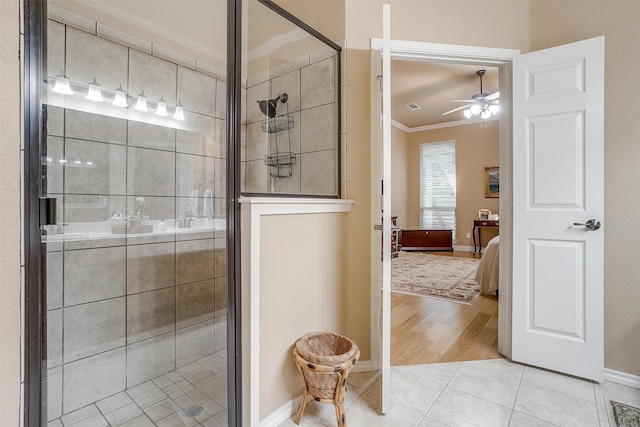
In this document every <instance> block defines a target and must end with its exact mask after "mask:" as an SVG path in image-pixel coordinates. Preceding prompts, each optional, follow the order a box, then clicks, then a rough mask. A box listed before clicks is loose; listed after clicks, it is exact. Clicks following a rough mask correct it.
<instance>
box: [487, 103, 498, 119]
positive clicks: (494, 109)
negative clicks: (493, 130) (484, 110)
mask: <svg viewBox="0 0 640 427" xmlns="http://www.w3.org/2000/svg"><path fill="white" fill-rule="evenodd" d="M489 111H491V114H493V115H494V116H495V115H496V114H498V111H500V106H499V105H498V104H491V105H489Z"/></svg>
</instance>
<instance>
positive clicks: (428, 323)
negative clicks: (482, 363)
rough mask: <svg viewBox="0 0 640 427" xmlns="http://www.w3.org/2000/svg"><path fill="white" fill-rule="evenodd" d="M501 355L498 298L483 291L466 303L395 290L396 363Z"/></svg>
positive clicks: (393, 332)
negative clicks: (483, 293)
mask: <svg viewBox="0 0 640 427" xmlns="http://www.w3.org/2000/svg"><path fill="white" fill-rule="evenodd" d="M448 255H449V256H451V254H450V253H449V254H448ZM454 256H466V257H474V256H473V255H472V254H471V253H467V252H456V253H455V254H454ZM476 258H477V257H476ZM501 357H502V356H501V355H500V354H499V353H498V299H497V298H495V297H490V296H486V295H480V296H479V297H478V298H477V299H476V300H475V301H474V302H473V303H472V304H471V305H466V304H458V303H455V302H450V301H444V300H438V299H434V298H426V297H420V296H414V295H407V294H401V293H396V292H392V293H391V365H392V366H398V365H415V364H423V363H438V362H457V361H465V360H480V359H498V358H501Z"/></svg>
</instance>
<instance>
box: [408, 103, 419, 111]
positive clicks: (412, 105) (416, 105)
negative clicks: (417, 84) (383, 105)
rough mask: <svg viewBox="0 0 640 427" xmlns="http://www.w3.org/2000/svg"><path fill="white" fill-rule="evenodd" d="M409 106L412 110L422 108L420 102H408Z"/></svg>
mask: <svg viewBox="0 0 640 427" xmlns="http://www.w3.org/2000/svg"><path fill="white" fill-rule="evenodd" d="M407 108H408V109H409V110H411V111H415V110H419V109H421V108H422V107H421V106H419V105H418V104H414V103H411V104H407Z"/></svg>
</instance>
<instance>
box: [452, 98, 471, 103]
mask: <svg viewBox="0 0 640 427" xmlns="http://www.w3.org/2000/svg"><path fill="white" fill-rule="evenodd" d="M449 102H466V103H467V104H468V103H470V102H475V101H474V100H473V99H450V100H449Z"/></svg>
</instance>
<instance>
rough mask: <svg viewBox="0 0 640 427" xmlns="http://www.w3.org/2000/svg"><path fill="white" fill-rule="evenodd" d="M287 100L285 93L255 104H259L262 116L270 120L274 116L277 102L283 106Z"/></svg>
mask: <svg viewBox="0 0 640 427" xmlns="http://www.w3.org/2000/svg"><path fill="white" fill-rule="evenodd" d="M288 99H289V96H288V95H287V93H286V92H285V93H283V94H282V95H278V96H276V97H275V98H274V99H268V100H265V101H257V103H258V104H260V111H262V114H264V115H265V116H267V117H269V118H270V119H272V118H274V117H275V116H276V108H277V107H278V101H280V102H282V103H283V104H284V103H285V102H287V100H288Z"/></svg>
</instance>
